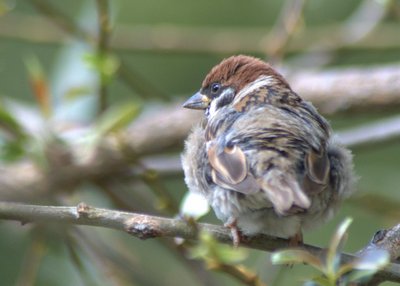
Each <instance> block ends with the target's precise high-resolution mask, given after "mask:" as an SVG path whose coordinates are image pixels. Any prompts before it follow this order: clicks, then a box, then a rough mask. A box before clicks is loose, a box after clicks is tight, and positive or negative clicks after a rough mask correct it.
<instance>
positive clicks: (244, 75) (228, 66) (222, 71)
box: [202, 55, 290, 91]
mask: <svg viewBox="0 0 400 286" xmlns="http://www.w3.org/2000/svg"><path fill="white" fill-rule="evenodd" d="M261 75H266V76H273V77H274V78H275V79H276V80H277V81H278V83H281V84H283V85H285V87H287V88H290V87H289V84H288V83H287V81H286V80H285V79H284V78H283V76H282V75H280V74H279V73H278V72H276V71H275V70H274V69H273V68H272V67H271V66H270V65H269V64H268V63H266V62H264V61H262V60H260V59H257V58H254V57H250V56H244V55H238V56H232V57H229V58H227V59H224V60H223V61H222V62H220V63H219V64H218V65H216V66H214V67H213V68H212V69H211V71H210V72H209V73H208V75H207V76H206V78H205V79H204V81H203V84H202V87H203V88H205V87H207V86H209V85H210V84H211V83H214V82H219V83H221V84H222V85H225V86H232V87H234V88H235V89H236V91H240V90H241V89H242V88H243V87H245V86H246V85H247V84H249V83H250V82H252V81H254V80H256V79H257V78H258V77H260V76H261Z"/></svg>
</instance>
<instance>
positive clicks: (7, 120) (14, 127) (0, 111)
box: [0, 102, 27, 141]
mask: <svg viewBox="0 0 400 286" xmlns="http://www.w3.org/2000/svg"><path fill="white" fill-rule="evenodd" d="M0 128H2V129H3V130H4V131H6V132H7V133H8V134H9V135H12V136H13V137H14V138H13V139H15V140H20V141H21V140H25V139H26V137H27V135H26V133H25V130H24V128H23V127H22V126H21V125H20V124H19V122H18V121H17V120H16V119H15V118H14V116H13V115H12V114H11V113H9V112H8V111H7V110H6V109H5V107H4V105H3V104H2V103H1V102H0Z"/></svg>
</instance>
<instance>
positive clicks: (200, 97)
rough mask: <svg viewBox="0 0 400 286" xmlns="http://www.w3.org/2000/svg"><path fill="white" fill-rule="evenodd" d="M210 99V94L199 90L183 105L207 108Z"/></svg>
mask: <svg viewBox="0 0 400 286" xmlns="http://www.w3.org/2000/svg"><path fill="white" fill-rule="evenodd" d="M210 101H211V100H210V99H209V98H208V96H206V95H204V94H201V93H200V92H197V93H196V94H195V95H193V96H192V97H191V98H189V99H188V100H187V101H186V102H185V103H184V104H183V107H185V108H190V109H206V108H207V107H208V105H209V104H210Z"/></svg>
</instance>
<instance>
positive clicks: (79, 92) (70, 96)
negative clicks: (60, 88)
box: [64, 85, 92, 100]
mask: <svg viewBox="0 0 400 286" xmlns="http://www.w3.org/2000/svg"><path fill="white" fill-rule="evenodd" d="M91 92H92V90H91V88H90V87H88V86H84V85H80V86H75V87H71V88H69V89H68V90H67V91H66V92H65V94H64V98H65V99H67V100H74V99H77V98H80V97H84V96H87V95H90V93H91Z"/></svg>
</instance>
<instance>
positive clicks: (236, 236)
mask: <svg viewBox="0 0 400 286" xmlns="http://www.w3.org/2000/svg"><path fill="white" fill-rule="evenodd" d="M224 226H225V227H228V228H229V229H230V230H231V236H232V241H233V246H234V247H239V244H240V241H241V232H240V230H239V228H238V227H237V220H236V219H231V220H228V221H227V222H226V223H225V224H224Z"/></svg>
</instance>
